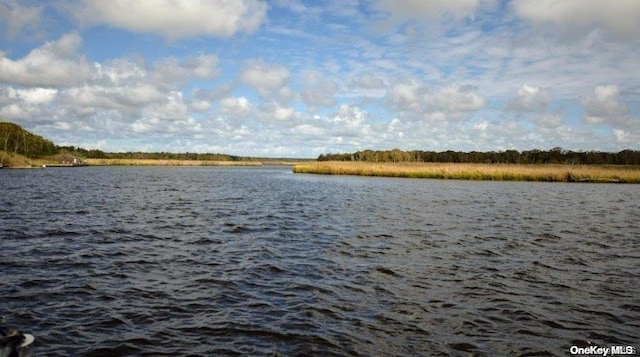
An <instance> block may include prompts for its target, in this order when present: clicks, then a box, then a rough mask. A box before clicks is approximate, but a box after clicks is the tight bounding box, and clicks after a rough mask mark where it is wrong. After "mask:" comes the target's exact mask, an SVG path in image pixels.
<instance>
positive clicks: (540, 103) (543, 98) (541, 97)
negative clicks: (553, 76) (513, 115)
mask: <svg viewBox="0 0 640 357" xmlns="http://www.w3.org/2000/svg"><path fill="white" fill-rule="evenodd" d="M550 99H551V96H550V94H549V91H548V90H547V89H545V88H540V87H535V86H529V85H527V84H526V83H524V84H523V85H522V86H521V87H520V88H518V91H517V93H516V95H515V97H514V98H512V99H511V101H510V102H509V104H508V105H507V107H508V109H512V110H516V111H523V112H537V111H545V110H546V109H547V106H548V105H549V101H550Z"/></svg>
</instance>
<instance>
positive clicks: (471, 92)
mask: <svg viewBox="0 0 640 357" xmlns="http://www.w3.org/2000/svg"><path fill="white" fill-rule="evenodd" d="M477 90H478V88H476V87H474V86H460V87H458V86H449V87H444V88H440V89H439V90H437V91H436V92H434V93H430V94H427V95H426V97H425V102H426V105H427V107H428V108H430V111H449V112H471V111H476V110H479V109H481V108H482V107H484V105H485V100H484V98H483V97H481V96H480V95H479V94H478V93H476V92H477Z"/></svg>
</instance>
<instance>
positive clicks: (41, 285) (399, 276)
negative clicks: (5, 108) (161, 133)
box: [0, 166, 640, 356]
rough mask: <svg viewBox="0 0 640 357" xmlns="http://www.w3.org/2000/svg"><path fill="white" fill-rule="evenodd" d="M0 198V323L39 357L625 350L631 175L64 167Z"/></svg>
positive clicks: (633, 210)
mask: <svg viewBox="0 0 640 357" xmlns="http://www.w3.org/2000/svg"><path fill="white" fill-rule="evenodd" d="M0 201H1V202H0V237H1V244H2V245H1V248H2V249H1V250H0V272H1V274H2V275H1V277H0V288H1V290H0V299H1V301H2V304H1V305H0V315H3V316H4V317H5V318H6V324H9V325H12V326H14V327H17V328H20V329H22V330H24V331H27V332H30V333H32V334H33V335H35V337H36V340H35V342H34V348H35V351H36V353H37V354H38V355H41V356H70V355H81V356H101V355H118V356H126V355H135V356H189V355H192V356H193V355H203V356H206V355H258V356H261V355H283V356H292V355H318V356H320V355H321V356H326V355H338V356H342V355H363V356H372V355H376V356H433V355H461V356H464V355H472V354H473V355H487V356H494V355H567V354H568V353H569V351H570V349H571V348H572V346H573V348H576V347H575V346H578V347H585V346H591V345H596V346H612V345H613V346H617V345H625V346H626V345H630V346H635V347H638V346H637V344H638V336H640V264H638V262H640V227H639V225H638V217H640V185H616V184H573V183H528V182H486V181H446V180H427V179H394V178H371V177H352V176H319V175H304V174H293V173H291V169H290V168H288V167H269V166H265V167H235V168H234V167H78V168H64V169H63V168H60V169H57V168H49V169H41V170H2V171H0ZM635 347H634V348H635Z"/></svg>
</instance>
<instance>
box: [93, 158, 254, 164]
mask: <svg viewBox="0 0 640 357" xmlns="http://www.w3.org/2000/svg"><path fill="white" fill-rule="evenodd" d="M86 163H87V164H88V165H90V166H260V165H262V163H261V162H259V161H212V160H153V159H87V160H86Z"/></svg>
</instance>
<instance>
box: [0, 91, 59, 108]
mask: <svg viewBox="0 0 640 357" xmlns="http://www.w3.org/2000/svg"><path fill="white" fill-rule="evenodd" d="M57 94H58V90H57V89H55V88H29V89H14V88H12V87H8V88H7V93H6V95H7V97H8V98H12V99H13V98H19V99H20V100H22V101H23V102H24V103H25V104H48V103H51V102H52V101H53V100H54V99H55V98H56V95H57Z"/></svg>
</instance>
